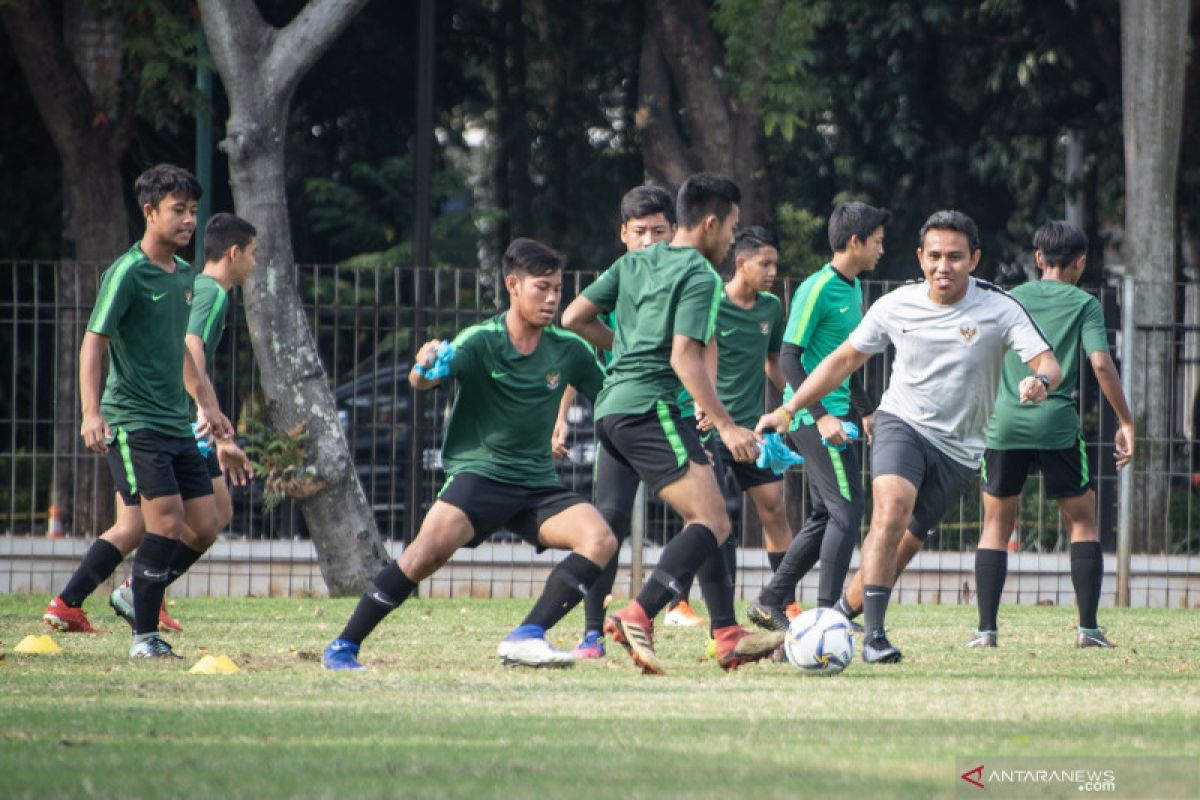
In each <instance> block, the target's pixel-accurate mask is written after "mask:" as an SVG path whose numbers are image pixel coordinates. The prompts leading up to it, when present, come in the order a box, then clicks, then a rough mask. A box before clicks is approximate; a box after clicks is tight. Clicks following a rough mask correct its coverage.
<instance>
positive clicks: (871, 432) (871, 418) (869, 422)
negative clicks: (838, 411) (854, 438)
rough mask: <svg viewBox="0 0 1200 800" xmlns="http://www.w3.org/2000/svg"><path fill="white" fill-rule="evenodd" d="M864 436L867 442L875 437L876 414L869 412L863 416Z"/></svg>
mask: <svg viewBox="0 0 1200 800" xmlns="http://www.w3.org/2000/svg"><path fill="white" fill-rule="evenodd" d="M862 429H863V438H864V439H866V440H867V444H870V443H871V441H872V440H873V439H874V438H875V415H874V414H867V415H866V416H865V417H863V418H862Z"/></svg>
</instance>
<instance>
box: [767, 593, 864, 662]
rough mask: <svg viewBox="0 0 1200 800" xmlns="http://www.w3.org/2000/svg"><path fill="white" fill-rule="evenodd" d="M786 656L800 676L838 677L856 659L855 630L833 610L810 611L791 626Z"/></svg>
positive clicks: (788, 631) (784, 643)
mask: <svg viewBox="0 0 1200 800" xmlns="http://www.w3.org/2000/svg"><path fill="white" fill-rule="evenodd" d="M783 652H784V654H785V655H787V659H788V661H790V662H792V664H794V665H795V666H796V668H797V669H799V670H800V671H801V672H812V673H815V674H818V675H837V674H838V673H839V672H841V671H842V670H844V669H845V668H846V667H848V666H850V662H851V661H852V660H853V659H854V628H852V627H851V626H850V620H848V619H846V617H845V616H843V615H842V614H840V613H839V612H837V611H835V610H834V609H832V608H810V609H809V610H808V611H805V612H804V613H803V614H801V615H800V616H798V617H796V618H795V619H794V620H792V624H791V625H789V626H788V630H787V635H786V636H785V637H784V640H783Z"/></svg>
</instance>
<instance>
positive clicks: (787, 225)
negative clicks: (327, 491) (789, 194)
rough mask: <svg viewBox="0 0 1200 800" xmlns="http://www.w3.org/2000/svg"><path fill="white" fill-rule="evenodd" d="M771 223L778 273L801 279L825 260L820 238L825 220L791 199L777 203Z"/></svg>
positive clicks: (823, 234)
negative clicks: (776, 240)
mask: <svg viewBox="0 0 1200 800" xmlns="http://www.w3.org/2000/svg"><path fill="white" fill-rule="evenodd" d="M775 227H776V229H777V231H778V235H779V274H780V276H788V277H791V278H795V279H796V280H803V279H804V278H806V277H808V276H809V275H811V274H812V273H814V272H816V271H817V270H818V269H820V268H821V266H822V265H823V264H824V263H825V261H826V257H825V256H824V255H822V253H823V252H824V249H823V247H822V244H821V243H822V242H823V241H824V239H825V220H824V218H822V217H819V216H817V215H816V214H813V213H812V212H810V211H809V210H808V209H805V208H798V207H797V206H795V205H793V204H791V203H783V204H781V205H780V206H779V207H778V208H777V209H776V211H775Z"/></svg>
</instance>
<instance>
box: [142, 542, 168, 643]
mask: <svg viewBox="0 0 1200 800" xmlns="http://www.w3.org/2000/svg"><path fill="white" fill-rule="evenodd" d="M174 552H175V540H174V539H168V538H167V537H165V536H159V535H158V534H157V533H150V532H148V531H147V533H146V535H145V536H144V537H143V538H142V543H141V544H140V545H138V549H137V552H136V553H134V554H133V620H134V625H133V632H134V633H135V634H137V635H138V636H141V635H144V634H147V633H155V632H156V631H158V610H159V608H161V607H162V601H163V593H165V592H166V591H167V576H168V575H169V574H170V570H169V569H168V565H170V563H171V556H172V554H174Z"/></svg>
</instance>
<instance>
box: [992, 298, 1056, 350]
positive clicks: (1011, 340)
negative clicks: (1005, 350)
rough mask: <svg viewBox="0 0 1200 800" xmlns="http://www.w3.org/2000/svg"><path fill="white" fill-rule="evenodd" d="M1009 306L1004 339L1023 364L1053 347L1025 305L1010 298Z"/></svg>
mask: <svg viewBox="0 0 1200 800" xmlns="http://www.w3.org/2000/svg"><path fill="white" fill-rule="evenodd" d="M1008 306H1009V310H1008V314H1007V315H1006V323H1007V324H1006V325H1005V331H1004V340H1005V342H1006V343H1007V344H1008V347H1009V349H1010V350H1013V351H1015V352H1016V354H1017V356H1019V357H1020V359H1021V363H1022V364H1028V363H1029V362H1030V361H1032V360H1033V358H1034V357H1035V356H1037V355H1039V354H1041V353H1044V352H1046V351H1047V350H1050V349H1052V348H1051V347H1050V342H1049V341H1048V340H1047V339H1046V336H1045V335H1044V334H1043V333H1042V330H1041V328H1039V327H1038V326H1037V324H1036V323H1035V322H1034V321H1033V317H1031V316H1030V315H1029V312H1028V311H1026V310H1025V308H1024V306H1022V305H1021V304H1020V303H1018V302H1017V301H1015V300H1012V299H1011V298H1009V302H1008Z"/></svg>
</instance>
